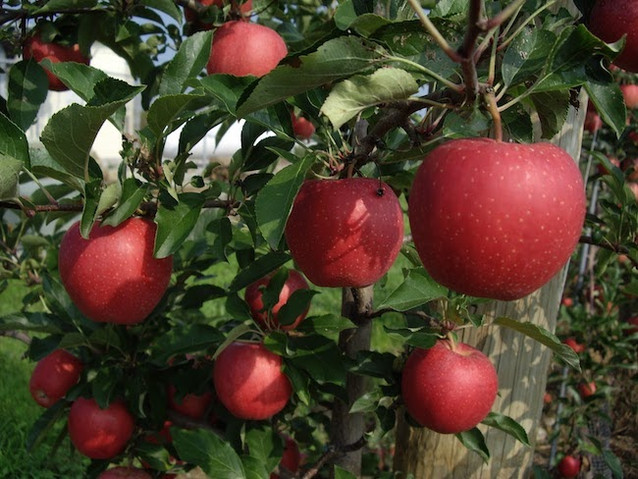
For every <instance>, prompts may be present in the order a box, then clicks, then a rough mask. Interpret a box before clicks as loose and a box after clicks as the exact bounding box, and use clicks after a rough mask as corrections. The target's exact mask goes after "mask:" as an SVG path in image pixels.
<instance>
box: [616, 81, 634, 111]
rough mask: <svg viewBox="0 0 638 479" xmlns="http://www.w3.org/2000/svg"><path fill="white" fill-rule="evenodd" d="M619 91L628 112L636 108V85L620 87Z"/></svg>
mask: <svg viewBox="0 0 638 479" xmlns="http://www.w3.org/2000/svg"><path fill="white" fill-rule="evenodd" d="M620 91H621V92H622V96H623V98H624V99H625V105H626V106H627V108H628V109H629V110H633V109H634V108H638V85H620Z"/></svg>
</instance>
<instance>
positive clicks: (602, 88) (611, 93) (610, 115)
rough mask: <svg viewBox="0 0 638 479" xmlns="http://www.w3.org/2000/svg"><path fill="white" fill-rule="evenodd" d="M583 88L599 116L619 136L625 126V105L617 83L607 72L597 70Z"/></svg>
mask: <svg viewBox="0 0 638 479" xmlns="http://www.w3.org/2000/svg"><path fill="white" fill-rule="evenodd" d="M585 90H586V91H587V94H588V95H589V99H590V101H591V102H592V103H593V104H594V107H595V108H596V111H597V112H598V114H599V115H600V118H601V119H602V120H603V121H604V122H605V123H606V124H607V125H609V126H611V128H612V130H613V131H614V133H615V134H616V137H617V138H618V137H620V135H621V134H622V132H623V131H624V130H625V127H626V124H625V121H626V118H627V107H626V105H625V100H624V99H623V95H622V92H621V91H620V87H619V86H618V84H617V83H616V82H615V81H613V79H612V77H611V75H610V74H609V73H608V72H599V74H597V75H595V76H594V75H590V77H589V81H588V82H587V83H585Z"/></svg>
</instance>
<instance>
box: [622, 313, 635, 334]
mask: <svg viewBox="0 0 638 479" xmlns="http://www.w3.org/2000/svg"><path fill="white" fill-rule="evenodd" d="M627 323H629V324H631V325H632V327H631V328H627V329H626V331H625V333H626V334H627V335H632V334H636V333H638V316H634V317H632V318H629V319H628V320H627Z"/></svg>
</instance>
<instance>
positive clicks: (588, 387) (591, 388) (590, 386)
mask: <svg viewBox="0 0 638 479" xmlns="http://www.w3.org/2000/svg"><path fill="white" fill-rule="evenodd" d="M578 392H579V393H580V396H581V397H582V398H583V399H585V398H588V397H589V396H593V395H594V394H595V393H596V383H595V382H594V381H591V382H588V383H581V384H579V385H578Z"/></svg>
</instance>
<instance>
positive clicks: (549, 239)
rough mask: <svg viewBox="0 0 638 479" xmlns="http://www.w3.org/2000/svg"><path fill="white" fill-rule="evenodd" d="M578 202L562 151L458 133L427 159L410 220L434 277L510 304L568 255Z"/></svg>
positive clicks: (575, 174)
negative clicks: (461, 135)
mask: <svg viewBox="0 0 638 479" xmlns="http://www.w3.org/2000/svg"><path fill="white" fill-rule="evenodd" d="M585 207H586V198H585V191H584V186H583V180H582V177H581V174H580V171H579V169H578V167H577V166H576V164H575V163H574V161H573V160H572V158H571V157H570V156H569V155H568V154H567V152H565V151H564V150H562V149H561V148H559V147H557V146H555V145H552V144H549V143H536V144H529V145H522V144H516V143H504V142H497V141H495V140H491V139H487V138H476V139H458V140H452V141H449V142H447V143H443V144H442V145H440V146H438V147H436V148H435V149H434V150H432V151H431V152H430V153H429V154H428V155H427V156H426V158H425V159H424V161H423V163H422V164H421V166H420V167H419V170H418V171H417V174H416V176H415V178H414V182H413V184H412V188H411V191H410V198H409V210H408V217H409V220H410V227H411V230H412V236H413V239H414V244H415V247H416V249H417V251H418V253H419V256H420V257H421V261H422V262H423V265H424V266H425V269H426V270H427V271H428V272H429V273H430V275H431V276H432V277H433V278H434V279H435V280H436V281H437V282H439V283H440V284H442V285H444V286H446V287H448V288H450V289H452V290H455V291H457V292H459V293H464V294H467V295H470V296H477V297H483V298H491V299H498V300H503V301H510V300H515V299H520V298H522V297H524V296H527V295H528V294H530V293H532V292H533V291H535V290H537V289H538V288H540V287H541V286H543V285H544V284H545V283H547V282H548V281H549V280H550V279H551V278H552V276H554V275H555V274H556V273H557V272H558V271H559V270H560V268H561V267H562V266H563V265H564V264H565V263H566V262H567V261H568V260H569V257H570V255H571V254H572V252H573V251H574V249H575V248H576V245H577V243H578V240H579V238H580V234H581V231H582V227H583V222H584V218H585Z"/></svg>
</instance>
